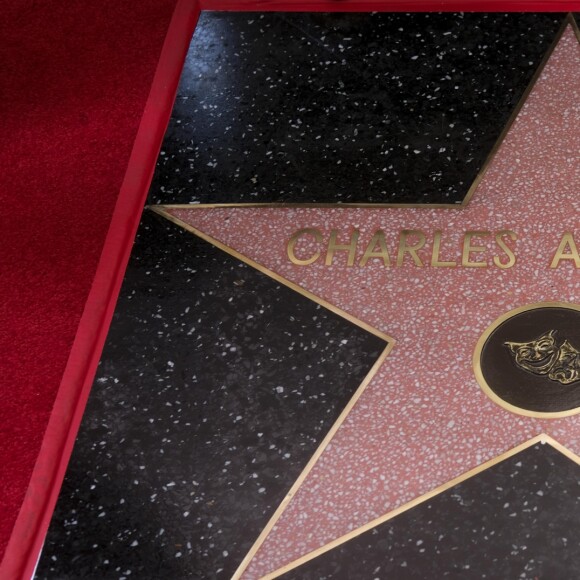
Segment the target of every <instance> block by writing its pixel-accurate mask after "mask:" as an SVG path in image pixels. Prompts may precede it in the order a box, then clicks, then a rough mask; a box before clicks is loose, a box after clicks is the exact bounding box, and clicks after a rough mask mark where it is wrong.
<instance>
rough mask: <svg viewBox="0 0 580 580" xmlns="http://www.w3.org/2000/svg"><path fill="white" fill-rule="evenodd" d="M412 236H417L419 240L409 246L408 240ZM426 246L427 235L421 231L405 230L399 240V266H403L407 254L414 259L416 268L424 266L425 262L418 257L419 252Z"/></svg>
mask: <svg viewBox="0 0 580 580" xmlns="http://www.w3.org/2000/svg"><path fill="white" fill-rule="evenodd" d="M410 236H416V237H417V238H419V240H418V241H417V243H416V244H414V245H411V246H410V245H409V244H408V243H407V239H408V238H409V237H410ZM424 245H425V234H424V233H423V232H420V231H419V230H403V231H402V232H401V237H400V238H399V252H398V253H397V266H402V265H403V260H404V258H405V254H409V255H410V256H411V258H413V262H415V265H416V266H422V265H423V262H421V259H420V258H419V256H418V255H417V250H420V249H421V248H422V247H423V246H424Z"/></svg>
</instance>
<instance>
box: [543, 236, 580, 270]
mask: <svg viewBox="0 0 580 580" xmlns="http://www.w3.org/2000/svg"><path fill="white" fill-rule="evenodd" d="M566 246H569V247H570V252H568V253H566V254H565V253H564V250H565V249H566ZM562 260H574V264H575V266H576V268H580V254H578V248H577V247H576V242H574V236H573V235H572V233H571V232H564V235H563V236H562V240H561V241H560V245H559V246H558V249H557V250H556V253H555V254H554V259H553V260H552V263H551V264H550V268H557V267H558V266H559V265H560V262H561V261H562Z"/></svg>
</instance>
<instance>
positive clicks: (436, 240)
mask: <svg viewBox="0 0 580 580" xmlns="http://www.w3.org/2000/svg"><path fill="white" fill-rule="evenodd" d="M440 250H441V230H437V231H436V232H435V235H434V237H433V254H432V256H431V266H433V267H435V268H455V266H457V264H456V263H455V262H440V261H439V252H440Z"/></svg>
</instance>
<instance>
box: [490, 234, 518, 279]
mask: <svg viewBox="0 0 580 580" xmlns="http://www.w3.org/2000/svg"><path fill="white" fill-rule="evenodd" d="M503 236H509V237H510V238H511V239H512V240H517V239H518V236H517V234H516V233H515V232H512V231H511V230H501V232H497V233H496V234H495V243H496V244H497V245H498V246H499V247H500V248H501V249H502V250H503V251H504V252H505V254H506V256H507V257H508V261H507V262H506V263H505V264H504V263H503V262H501V261H500V259H499V257H498V256H494V257H493V263H494V264H495V265H496V266H497V267H498V268H501V269H502V270H507V269H508V268H511V267H512V266H513V265H514V264H515V263H516V255H515V254H514V253H513V252H512V251H511V249H510V248H508V246H507V244H506V243H505V242H504V241H503V240H502V237H503Z"/></svg>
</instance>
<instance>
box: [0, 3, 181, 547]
mask: <svg viewBox="0 0 580 580" xmlns="http://www.w3.org/2000/svg"><path fill="white" fill-rule="evenodd" d="M3 4H4V6H3V7H2V16H1V17H0V171H1V174H0V193H1V200H2V206H1V208H2V209H1V213H0V216H1V217H0V220H1V222H0V223H1V226H0V236H1V238H0V264H1V269H0V321H1V324H0V353H1V354H0V356H1V359H0V361H1V364H2V375H1V377H2V378H1V381H0V396H1V402H0V481H1V482H2V485H1V486H0V555H3V554H4V550H5V548H6V545H7V542H8V539H9V537H10V534H11V531H12V529H13V526H14V522H15V520H16V517H17V515H18V512H19V509H20V506H21V504H22V500H23V497H24V494H25V492H26V489H27V486H28V483H29V480H30V476H31V473H32V469H33V467H34V464H35V461H36V459H37V455H38V452H39V449H40V445H41V442H42V438H43V435H44V433H45V429H46V425H47V423H48V419H49V416H50V413H51V410H52V408H53V403H54V400H55V395H56V392H57V390H58V387H59V384H60V381H61V377H62V374H63V371H64V369H65V365H66V363H67V359H68V357H69V353H70V351H71V346H72V343H73V340H74V338H75V332H76V330H77V326H78V323H79V320H80V318H81V315H82V313H83V308H84V306H85V301H86V299H87V296H88V293H89V290H90V288H91V284H92V282H93V277H94V275H95V270H96V267H97V263H98V261H99V256H100V254H101V251H102V248H103V243H104V240H105V237H106V235H107V230H108V227H109V222H110V220H111V216H112V213H113V209H114V207H115V203H116V201H117V196H118V193H119V190H120V187H121V183H122V182H123V178H124V176H125V171H126V169H127V162H128V159H129V156H130V154H131V150H132V146H133V142H134V140H135V135H136V132H137V129H138V127H139V122H140V120H141V116H142V114H143V109H144V106H145V103H146V100H147V97H148V95H149V90H150V88H151V82H152V79H153V75H154V73H155V71H156V67H157V63H158V59H159V56H160V52H161V48H162V45H163V41H164V38H165V35H166V33H167V28H168V25H169V22H170V19H171V16H172V13H173V10H174V8H175V4H176V0H140V1H139V2H132V1H131V2H129V1H127V0H99V1H90V2H45V3H39V2H32V1H29V2H18V0H17V2H16V3H12V4H10V5H9V3H7V2H5V3H3Z"/></svg>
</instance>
